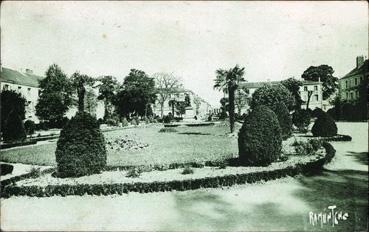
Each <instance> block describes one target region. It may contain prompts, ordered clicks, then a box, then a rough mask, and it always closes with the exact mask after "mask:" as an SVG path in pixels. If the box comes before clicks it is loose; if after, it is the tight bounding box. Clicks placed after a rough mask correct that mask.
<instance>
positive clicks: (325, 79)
mask: <svg viewBox="0 0 369 232" xmlns="http://www.w3.org/2000/svg"><path fill="white" fill-rule="evenodd" d="M333 73H334V70H333V68H332V67H331V66H329V65H326V64H323V65H320V66H310V67H309V68H308V69H306V70H305V71H304V73H303V74H302V75H301V77H302V79H304V80H307V81H319V80H320V81H321V82H322V86H323V99H328V98H329V97H330V96H331V95H332V94H333V93H334V92H335V91H336V90H337V88H338V78H337V77H335V76H333Z"/></svg>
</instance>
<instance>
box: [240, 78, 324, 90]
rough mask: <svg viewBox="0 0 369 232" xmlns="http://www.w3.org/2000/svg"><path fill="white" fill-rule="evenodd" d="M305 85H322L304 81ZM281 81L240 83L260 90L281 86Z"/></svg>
mask: <svg viewBox="0 0 369 232" xmlns="http://www.w3.org/2000/svg"><path fill="white" fill-rule="evenodd" d="M302 82H303V85H317V84H321V82H319V81H305V80H302ZM280 83H281V81H260V82H244V83H240V85H241V86H244V87H246V88H250V89H254V88H260V87H262V86H264V85H277V84H280Z"/></svg>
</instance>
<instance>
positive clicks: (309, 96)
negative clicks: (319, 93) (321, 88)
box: [306, 91, 313, 109]
mask: <svg viewBox="0 0 369 232" xmlns="http://www.w3.org/2000/svg"><path fill="white" fill-rule="evenodd" d="M312 95H313V91H308V99H307V102H306V109H309V104H310V98H311V96H312Z"/></svg>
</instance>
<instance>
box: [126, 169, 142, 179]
mask: <svg viewBox="0 0 369 232" xmlns="http://www.w3.org/2000/svg"><path fill="white" fill-rule="evenodd" d="M140 175H141V170H140V169H138V168H131V169H130V170H128V172H127V175H126V177H131V178H137V177H139V176H140Z"/></svg>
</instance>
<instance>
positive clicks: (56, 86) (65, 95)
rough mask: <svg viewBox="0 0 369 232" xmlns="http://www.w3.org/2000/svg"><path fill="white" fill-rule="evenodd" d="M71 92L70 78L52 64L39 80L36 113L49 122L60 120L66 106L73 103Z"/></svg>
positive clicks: (53, 122)
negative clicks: (44, 75)
mask: <svg viewBox="0 0 369 232" xmlns="http://www.w3.org/2000/svg"><path fill="white" fill-rule="evenodd" d="M72 93H73V86H72V84H71V82H70V80H69V79H68V78H67V76H66V75H65V74H64V72H63V71H62V70H61V69H60V67H59V66H58V65H56V64H52V65H51V66H50V67H49V68H48V70H47V71H46V77H45V78H44V79H42V80H41V81H40V97H39V99H38V103H37V105H36V115H37V116H38V117H39V118H40V119H41V120H47V121H49V122H50V123H51V124H57V122H60V121H62V120H63V116H64V115H65V113H66V112H67V110H68V107H69V106H71V105H72V104H73V98H72Z"/></svg>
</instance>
